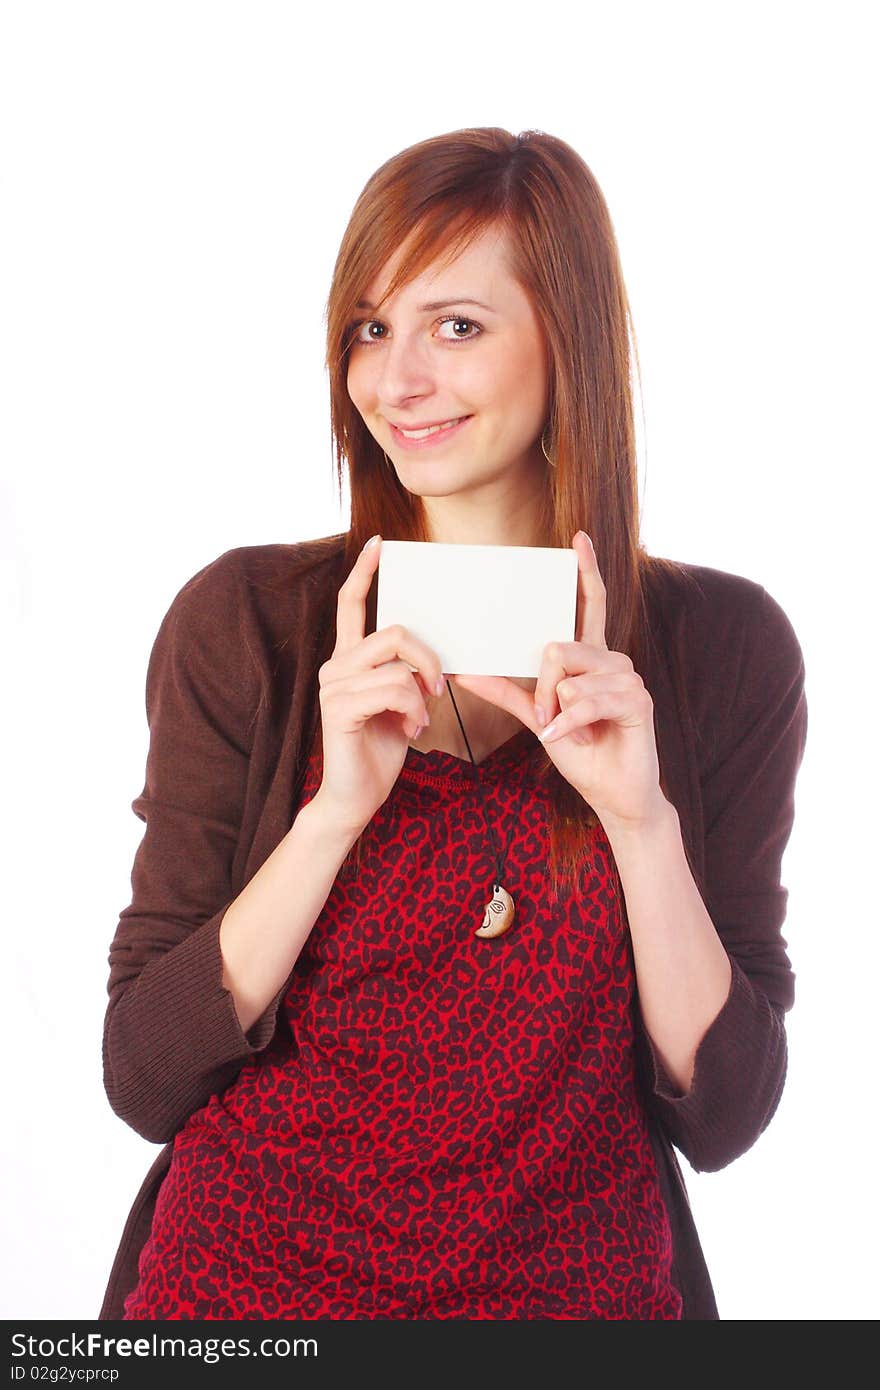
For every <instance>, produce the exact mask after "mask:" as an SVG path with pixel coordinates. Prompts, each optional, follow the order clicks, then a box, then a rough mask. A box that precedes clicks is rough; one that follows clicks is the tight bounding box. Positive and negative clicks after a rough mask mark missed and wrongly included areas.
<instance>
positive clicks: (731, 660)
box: [645, 561, 806, 765]
mask: <svg viewBox="0 0 880 1390" xmlns="http://www.w3.org/2000/svg"><path fill="white" fill-rule="evenodd" d="M646 580H647V582H646V585H645V597H646V618H647V652H648V655H647V670H648V671H649V673H650V676H651V677H654V675H655V673H656V672H657V668H658V667H662V668H663V669H665V671H666V672H667V673H668V678H669V681H671V685H670V684H668V683H667V680H666V679H662V680H661V679H659V678H658V679H657V683H656V684H657V689H658V691H662V692H667V693H666V694H664V695H663V697H662V698H664V699H665V698H669V699H674V700H675V703H676V705H677V706H678V712H679V717H681V715H682V714H683V712H684V710H685V709H686V710H687V712H688V717H689V720H690V722H691V725H692V727H693V729H694V733H695V736H696V739H697V746H698V749H699V750H700V755H701V757H702V759H703V760H704V761H705V762H706V763H707V765H712V764H713V762H714V760H715V759H716V758H717V757H718V756H719V750H723V748H724V747H726V745H727V743H728V742H731V741H735V740H736V739H737V738H739V737H740V736H741V735H742V733H743V731H744V730H746V729H749V728H753V727H755V726H756V725H757V724H759V723H760V721H762V720H764V721H766V722H769V721H772V720H773V719H774V718H776V719H778V721H779V722H780V724H785V726H786V727H789V726H790V727H792V728H793V729H797V730H799V731H800V732H799V737H800V738H801V740H803V737H804V735H805V729H806V697H805V694H804V683H805V671H804V656H803V651H802V650H801V645H800V642H799V640H798V637H797V634H796V632H795V630H794V627H793V625H792V623H791V620H790V618H789V616H788V614H787V613H786V612H785V610H784V608H783V607H782V605H781V604H780V603H779V601H778V600H777V599H776V598H775V597H774V595H773V594H771V593H770V592H769V591H768V590H767V589H766V588H765V586H764V585H763V584H760V583H758V582H757V581H755V580H753V579H748V578H746V577H745V576H744V575H741V574H733V573H730V572H728V571H726V570H721V569H715V568H713V567H711V566H708V565H694V564H686V563H684V562H680V561H661V562H660V564H659V565H656V566H653V567H652V569H651V573H650V578H648V576H647V575H646ZM646 684H647V685H648V689H649V690H650V689H651V683H650V679H646ZM673 692H675V693H674V694H673ZM652 693H653V692H652ZM662 713H663V717H664V718H665V717H666V711H665V710H664V711H663V712H662ZM768 737H770V735H768Z"/></svg>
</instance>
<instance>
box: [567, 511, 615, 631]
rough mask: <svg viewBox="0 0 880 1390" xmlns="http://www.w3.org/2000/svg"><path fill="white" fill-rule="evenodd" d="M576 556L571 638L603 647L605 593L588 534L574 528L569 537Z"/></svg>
mask: <svg viewBox="0 0 880 1390" xmlns="http://www.w3.org/2000/svg"><path fill="white" fill-rule="evenodd" d="M572 545H573V547H574V550H575V553H576V555H577V557H578V597H577V613H576V617H575V638H576V640H577V641H578V642H589V644H590V645H591V646H593V647H605V646H607V645H608V644H607V642H606V640H605V607H606V594H605V585H604V584H603V582H602V576H601V574H600V573H599V565H598V562H597V560H596V552H595V551H594V550H593V546H592V542H591V541H590V538H589V536H587V535H586V534H585V532H583V531H578V532H577V533H576V535H575V537H574V539H573V540H572Z"/></svg>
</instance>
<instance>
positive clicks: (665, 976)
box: [604, 802, 731, 1095]
mask: <svg viewBox="0 0 880 1390" xmlns="http://www.w3.org/2000/svg"><path fill="white" fill-rule="evenodd" d="M665 806H666V807H668V810H666V809H664V810H663V812H662V814H661V815H660V816H659V817H658V819H657V820H656V821H654V822H652V823H651V824H650V825H649V826H645V827H642V828H640V829H638V830H634V829H620V828H617V827H614V826H611V827H610V828H609V827H608V826H605V827H604V828H605V832H606V834H607V836H608V841H609V844H610V845H611V849H612V852H613V854H614V859H615V862H616V864H617V869H618V873H619V875H620V881H621V885H622V888H623V894H624V898H625V900H626V910H627V917H628V919H629V927H630V934H631V937H632V945H633V959H634V962H635V972H636V984H637V987H638V994H639V1004H640V1008H641V1013H642V1018H643V1021H644V1024H645V1028H646V1030H647V1032H648V1034H649V1035H650V1037H651V1040H652V1041H653V1043H654V1046H655V1047H656V1049H657V1051H658V1053H659V1054H660V1057H661V1059H662V1061H663V1064H664V1066H665V1067H666V1070H667V1071H668V1072H669V1075H670V1076H671V1077H672V1078H673V1080H674V1081H675V1082H676V1083H677V1085H678V1086H679V1087H680V1089H681V1091H682V1094H685V1095H686V1094H687V1092H688V1091H689V1090H690V1086H691V1081H692V1079H693V1073H694V1059H695V1057H696V1053H697V1049H698V1047H699V1045H700V1042H701V1040H702V1038H703V1036H704V1035H705V1033H706V1031H707V1029H708V1028H709V1026H710V1024H711V1023H712V1022H713V1021H714V1019H715V1018H716V1017H717V1016H718V1014H719V1013H720V1012H721V1009H722V1007H723V1006H724V1004H725V1002H726V1000H727V996H728V994H729V991H730V981H731V964H730V959H729V957H728V954H727V952H726V950H725V949H724V945H723V943H722V941H721V938H720V937H719V935H718V933H717V932H716V930H715V927H714V925H713V923H712V919H711V918H710V916H709V913H708V912H707V910H706V906H705V903H704V902H703V899H702V897H701V896H700V891H699V889H698V888H697V885H696V883H695V882H694V879H693V875H692V874H691V870H690V866H689V864H688V862H687V858H686V855H685V851H684V845H683V844H682V839H681V829H680V825H679V819H678V813H677V812H676V810H675V807H674V806H673V805H672V804H671V803H669V802H665Z"/></svg>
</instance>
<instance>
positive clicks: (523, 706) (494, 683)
mask: <svg viewBox="0 0 880 1390" xmlns="http://www.w3.org/2000/svg"><path fill="white" fill-rule="evenodd" d="M455 685H456V686H458V685H460V686H461V688H462V690H472V691H473V693H474V694H475V695H479V696H480V699H482V700H487V701H488V702H489V704H492V705H498V707H499V708H500V709H505V710H508V711H509V713H510V714H513V715H515V716H516V718H517V719H518V720H519V721H520V723H521V724H525V726H526V728H527V729H531V730H532V732H533V733H537V732H538V730H539V727H540V726H539V724H538V721H537V719H536V718H535V705H534V701H533V700H532V696H531V694H530V693H529V692H528V691H526V690H523V689H522V688H521V687H520V686H518V685H516V684H515V683H514V682H513V681H512V680H508V678H507V677H506V676H458V675H457V676H456V677H455Z"/></svg>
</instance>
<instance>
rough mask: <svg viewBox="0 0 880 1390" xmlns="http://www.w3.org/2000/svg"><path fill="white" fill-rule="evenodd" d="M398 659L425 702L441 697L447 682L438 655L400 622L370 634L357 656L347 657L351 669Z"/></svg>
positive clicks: (361, 644)
mask: <svg viewBox="0 0 880 1390" xmlns="http://www.w3.org/2000/svg"><path fill="white" fill-rule="evenodd" d="M398 660H399V661H403V662H405V663H406V665H407V667H408V668H409V670H410V672H411V673H412V675H414V676H415V677H416V680H417V682H418V684H419V685H420V687H421V688H422V689H424V692H425V698H426V699H428V698H430V697H432V696H433V697H436V696H438V695H442V694H443V692H444V690H445V689H446V682H445V681H444V679H443V667H442V666H441V665H440V658H439V656H438V655H437V653H436V652H435V651H433V650H432V649H431V648H430V647H429V646H428V645H427V643H426V642H423V641H422V640H421V639H420V638H418V637H416V636H415V635H414V633H412V632H410V630H409V628H407V627H404V626H403V625H402V624H401V623H392V624H391V626H390V627H381V628H379V629H378V631H376V632H371V633H369V634H368V635H367V636H366V637H364V638H363V639H362V641H361V643H360V645H359V647H358V651H357V653H356V655H354V656H351V655H350V656H349V657H348V658H347V662H348V664H349V665H350V667H351V669H363V668H364V667H366V666H379V665H382V664H385V663H386V662H389V661H398ZM343 669H345V666H344V665H343Z"/></svg>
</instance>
